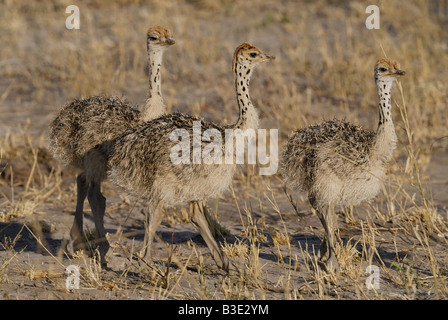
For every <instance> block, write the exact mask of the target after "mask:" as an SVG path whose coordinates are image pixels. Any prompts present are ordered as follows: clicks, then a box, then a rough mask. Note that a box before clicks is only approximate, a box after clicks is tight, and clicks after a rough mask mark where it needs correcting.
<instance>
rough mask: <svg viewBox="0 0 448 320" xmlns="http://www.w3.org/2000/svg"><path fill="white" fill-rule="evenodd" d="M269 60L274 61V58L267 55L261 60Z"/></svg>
mask: <svg viewBox="0 0 448 320" xmlns="http://www.w3.org/2000/svg"><path fill="white" fill-rule="evenodd" d="M271 60H275V57H274V56H271V55H269V54H265V58H264V59H263V62H265V61H271Z"/></svg>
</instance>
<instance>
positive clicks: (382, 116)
mask: <svg viewBox="0 0 448 320" xmlns="http://www.w3.org/2000/svg"><path fill="white" fill-rule="evenodd" d="M393 81H394V80H392V81H391V80H389V81H386V80H382V79H377V80H376V86H377V90H378V109H379V121H378V126H379V127H380V126H382V125H384V124H392V111H391V109H392V106H391V99H390V95H391V89H392V85H393Z"/></svg>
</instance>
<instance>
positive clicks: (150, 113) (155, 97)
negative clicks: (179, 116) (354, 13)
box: [141, 50, 165, 121]
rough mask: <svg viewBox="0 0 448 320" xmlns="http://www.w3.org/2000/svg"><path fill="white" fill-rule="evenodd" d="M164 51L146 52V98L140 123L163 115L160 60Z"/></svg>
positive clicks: (163, 104)
mask: <svg viewBox="0 0 448 320" xmlns="http://www.w3.org/2000/svg"><path fill="white" fill-rule="evenodd" d="M163 52H164V50H157V51H152V50H149V51H148V62H149V75H148V80H149V88H148V98H147V99H146V103H145V106H144V108H143V111H142V119H141V120H142V121H150V120H152V119H154V118H157V117H159V116H161V115H163V114H164V113H165V103H164V101H163V96H162V70H161V69H162V58H163Z"/></svg>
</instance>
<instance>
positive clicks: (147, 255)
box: [140, 204, 163, 263]
mask: <svg viewBox="0 0 448 320" xmlns="http://www.w3.org/2000/svg"><path fill="white" fill-rule="evenodd" d="M162 217H163V210H162V208H161V205H160V204H155V205H150V207H149V210H148V211H147V212H146V219H145V238H144V240H143V248H142V249H141V250H140V257H141V258H142V259H144V260H145V262H146V263H149V262H151V260H152V250H151V246H152V242H153V240H154V236H155V233H156V231H157V229H158V228H159V226H160V223H161V222H162Z"/></svg>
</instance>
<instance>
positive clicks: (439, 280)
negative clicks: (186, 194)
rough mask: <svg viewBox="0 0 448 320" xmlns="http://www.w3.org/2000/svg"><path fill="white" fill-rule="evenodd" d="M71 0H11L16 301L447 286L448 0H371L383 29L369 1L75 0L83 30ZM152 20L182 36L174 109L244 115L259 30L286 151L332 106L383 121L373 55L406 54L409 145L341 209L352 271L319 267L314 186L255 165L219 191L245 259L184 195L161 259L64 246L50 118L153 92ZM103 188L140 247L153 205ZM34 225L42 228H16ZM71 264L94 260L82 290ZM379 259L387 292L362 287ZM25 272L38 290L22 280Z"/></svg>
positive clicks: (10, 289)
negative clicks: (146, 262) (303, 190)
mask: <svg viewBox="0 0 448 320" xmlns="http://www.w3.org/2000/svg"><path fill="white" fill-rule="evenodd" d="M70 4H72V3H71V2H70V1H64V0H58V1H52V2H45V1H35V2H28V1H2V2H1V3H0V38H1V43H2V56H1V61H0V113H1V115H2V116H1V118H0V174H1V177H0V283H2V288H1V289H0V292H1V293H2V295H3V297H4V298H27V299H30V298H36V299H73V298H78V299H85V298H92V297H93V298H111V299H116V298H129V299H135V298H142V297H143V298H149V299H168V298H174V299H182V298H184V299H188V298H203V299H217V298H220V299H221V298H224V299H310V298H311V299H356V298H361V299H397V298H398V299H427V298H430V299H446V298H448V282H447V277H448V261H447V259H446V254H445V252H446V245H447V239H448V228H447V219H448V210H447V205H448V200H447V197H446V194H447V192H446V186H447V183H448V177H447V176H446V174H445V171H446V170H444V168H445V169H446V166H445V167H443V166H441V168H439V169H438V171H437V170H436V167H435V164H437V163H438V161H439V160H438V159H439V158H440V159H442V160H440V162H443V159H448V157H446V155H447V152H448V143H447V141H448V139H447V138H446V137H447V136H448V132H447V128H446V122H447V119H448V108H447V106H448V95H447V92H448V83H447V82H446V79H447V78H448V74H447V73H448V54H447V53H448V45H447V43H448V33H447V32H446V30H447V27H448V1H418V0H415V1H406V2H405V3H403V2H398V1H392V2H391V1H389V2H386V1H373V2H372V3H369V4H377V5H378V6H379V7H380V10H381V29H380V30H372V31H370V30H367V29H366V28H365V26H364V22H365V19H366V17H367V15H366V14H365V5H364V4H362V3H360V2H358V1H345V2H343V4H341V3H340V2H337V1H323V0H318V1H313V2H309V1H283V2H281V3H279V2H278V1H274V0H272V1H271V0H268V1H262V2H256V3H253V2H247V1H238V0H221V1H211V0H194V1H193V0H184V1H150V2H145V1H139V0H120V1H116V2H114V3H111V2H109V1H103V0H91V1H78V6H79V8H80V13H81V28H80V30H67V29H66V28H65V18H66V17H67V14H65V8H66V6H68V5H70ZM397 12H399V14H397ZM155 24H161V25H163V26H165V27H167V28H169V29H170V30H172V32H173V34H174V38H175V40H176V44H175V46H173V48H171V49H169V51H168V52H167V53H166V54H165V57H164V71H163V79H162V81H163V92H164V97H165V100H166V103H167V105H168V108H169V110H181V111H184V112H188V113H194V114H198V115H201V116H203V117H205V118H207V119H214V120H218V121H224V122H227V123H231V122H234V121H235V120H236V110H235V107H236V105H235V102H234V99H235V97H234V94H233V79H232V73H231V72H230V70H231V65H230V59H231V57H232V53H233V50H234V48H235V47H236V46H237V45H239V44H240V43H242V42H245V41H247V42H251V43H253V44H254V45H256V46H258V47H260V48H261V49H262V50H264V51H266V52H268V53H271V54H273V55H275V56H276V57H277V59H276V60H275V61H274V62H272V63H270V64H266V65H263V66H260V67H259V69H257V70H256V71H255V75H254V77H253V80H252V86H251V96H252V98H253V100H254V104H255V105H256V106H257V107H258V108H259V110H260V116H261V127H262V128H276V129H278V130H279V144H280V150H281V147H282V146H283V144H284V142H285V141H286V137H287V135H288V134H289V133H290V132H291V130H293V129H295V128H298V127H302V126H305V125H309V124H312V123H314V122H316V121H319V120H321V119H331V118H333V117H338V118H346V119H347V120H350V121H353V122H356V123H359V124H361V125H363V126H365V127H368V128H370V129H374V128H375V127H376V124H377V107H376V95H375V88H374V82H373V75H372V73H373V64H374V63H375V61H376V59H378V58H379V57H381V56H382V55H383V51H382V48H384V52H385V54H386V55H387V56H388V57H390V58H394V59H397V60H399V62H400V63H401V66H402V68H403V69H404V70H406V72H407V74H406V76H405V77H403V78H401V79H400V83H399V85H398V86H396V87H395V89H394V90H393V101H392V103H393V118H394V122H395V125H396V130H397V135H398V139H399V143H398V149H397V150H396V151H395V153H394V159H393V161H392V163H391V164H390V170H389V175H388V179H387V181H385V182H384V193H383V194H382V195H380V196H378V197H377V198H376V199H375V200H373V201H371V202H369V203H366V204H363V205H361V206H358V207H356V208H354V209H351V208H347V209H345V210H343V212H342V213H341V218H340V224H341V231H340V237H341V238H342V239H343V240H344V246H341V247H339V248H338V255H339V257H340V260H341V267H342V272H341V274H339V275H336V274H331V273H326V272H325V271H323V270H322V269H321V268H320V267H319V263H318V261H317V257H316V255H317V246H318V245H319V243H320V239H321V238H322V236H323V230H322V228H321V226H320V224H319V221H318V219H317V217H316V216H315V215H313V214H312V211H311V208H310V207H309V205H308V203H307V201H306V199H303V196H302V195H291V194H289V193H288V190H287V191H286V193H285V192H284V190H283V185H282V183H281V180H280V178H279V176H278V175H275V176H257V175H253V174H252V173H251V172H252V171H251V170H246V169H247V168H244V169H243V170H241V171H240V173H239V174H238V176H237V177H236V178H235V181H234V185H233V188H232V192H231V193H229V194H226V195H224V196H223V197H222V198H220V199H217V200H216V201H210V203H209V205H210V206H211V208H212V212H213V213H216V215H217V218H218V219H219V220H220V221H221V222H222V223H224V224H225V226H226V227H228V229H229V230H230V231H231V233H232V235H233V236H232V237H228V238H227V239H226V242H224V243H223V244H222V245H223V250H224V251H225V253H226V254H227V255H228V256H229V258H230V260H231V261H232V262H233V264H234V266H235V268H236V270H238V271H239V272H234V273H230V274H223V273H220V272H219V271H217V270H216V268H215V267H214V264H213V261H212V260H211V258H210V257H209V256H208V255H207V254H206V253H207V252H208V251H207V250H206V248H205V247H204V245H203V244H202V243H201V242H200V241H196V238H194V236H192V235H193V234H194V233H193V232H194V231H193V230H190V229H187V230H188V231H187V232H190V233H187V234H185V235H184V234H183V233H182V232H185V231H183V230H185V228H186V227H185V226H186V223H187V222H188V215H187V213H186V211H185V209H183V208H179V209H176V210H174V211H170V212H169V213H168V215H167V219H166V221H165V222H164V223H165V225H164V226H163V228H162V230H161V239H159V240H160V241H158V242H157V245H158V250H156V253H157V254H158V255H159V257H158V259H157V261H158V262H157V263H156V264H155V265H151V266H146V267H145V266H143V267H142V266H139V265H138V264H137V263H136V262H137V261H135V259H131V263H129V264H126V265H121V266H120V267H118V268H117V269H113V270H115V271H112V270H104V269H102V268H101V266H100V265H99V264H98V261H97V260H95V259H92V258H87V257H86V256H85V255H83V254H81V253H79V256H76V257H68V256H66V255H65V253H64V252H63V243H64V241H65V239H66V238H67V235H68V230H69V227H70V225H71V223H72V221H71V220H72V217H71V216H70V215H68V214H67V213H69V212H72V211H73V209H74V203H75V199H74V191H75V185H74V180H73V177H74V174H73V172H71V171H70V170H69V169H61V168H60V167H59V166H58V164H57V163H56V162H55V161H54V160H52V159H51V156H50V155H49V154H48V152H47V136H46V126H47V125H48V123H49V121H50V120H51V119H52V118H53V117H54V113H55V112H56V111H57V110H58V109H59V107H60V106H61V105H63V104H64V103H66V102H67V101H69V100H70V99H72V98H74V97H79V96H87V95H91V94H101V93H107V94H114V95H119V96H124V97H126V98H128V99H129V100H130V101H132V102H133V103H135V104H141V103H142V102H143V101H144V99H145V95H146V83H147V80H146V78H145V77H146V75H145V67H146V53H145V38H144V37H145V30H146V29H147V28H148V27H149V26H150V25H155ZM255 171H256V170H255ZM443 188H444V190H445V192H444V191H443ZM105 194H106V196H107V197H108V199H113V200H111V201H108V209H107V211H108V215H109V216H108V217H107V218H108V221H110V224H111V225H112V227H111V229H113V230H114V231H113V232H112V233H111V234H109V236H110V237H111V243H112V255H114V256H116V257H122V258H123V257H124V259H128V258H131V257H132V256H134V252H135V251H136V249H135V246H138V243H139V241H140V242H141V239H139V238H138V237H137V238H136V239H134V240H133V237H134V236H135V235H137V234H139V233H140V232H141V225H142V222H141V220H142V217H143V216H142V215H140V214H139V213H140V211H141V210H143V208H142V207H140V206H139V205H136V204H130V205H129V204H127V203H123V202H121V201H120V199H119V198H118V196H117V194H116V193H115V191H114V190H113V188H112V187H111V186H109V185H106V186H105ZM440 194H442V196H440ZM443 194H444V196H443ZM291 204H293V205H291ZM85 210H86V213H89V210H88V209H87V208H86V209H85ZM61 211H62V213H61ZM24 223H26V224H27V225H28V226H30V228H31V229H28V227H27V228H23V227H22V228H20V227H18V226H21V225H23V224H24ZM16 229H17V230H16ZM13 230H14V231H13ZM29 230H33V232H32V233H31V231H29ZM115 230H116V232H115ZM114 232H115V233H114ZM167 234H170V235H171V234H176V235H177V236H178V237H180V238H179V239H180V240H177V242H176V241H174V240H173V239H172V238H171V236H167ZM235 236H236V237H235ZM182 237H184V238H185V239H188V240H185V239H184V238H182ZM191 237H193V240H191V239H190V238H191ZM93 240H94V239H93ZM134 241H135V243H134ZM70 264H76V265H78V266H79V267H80V270H81V274H82V279H81V289H80V290H78V291H76V290H74V291H73V292H67V291H66V290H65V288H64V281H65V273H64V272H65V267H66V266H68V265H70ZM370 264H374V265H376V266H378V267H379V268H380V275H381V283H380V285H381V286H380V289H378V290H368V289H367V288H366V286H365V280H366V274H365V270H366V267H367V266H368V265H370ZM28 284H30V286H34V288H35V290H31V291H27V290H23V289H22V288H24V287H26V286H27V285H28Z"/></svg>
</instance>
